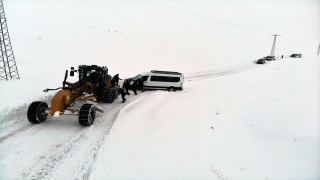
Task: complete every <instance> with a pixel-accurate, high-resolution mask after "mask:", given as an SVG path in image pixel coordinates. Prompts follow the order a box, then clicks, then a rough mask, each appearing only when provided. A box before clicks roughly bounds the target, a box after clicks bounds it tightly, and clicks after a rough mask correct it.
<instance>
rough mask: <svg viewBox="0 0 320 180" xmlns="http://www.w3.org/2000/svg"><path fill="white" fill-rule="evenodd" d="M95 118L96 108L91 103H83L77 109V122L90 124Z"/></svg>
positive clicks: (85, 124) (82, 124)
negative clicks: (78, 109)
mask: <svg viewBox="0 0 320 180" xmlns="http://www.w3.org/2000/svg"><path fill="white" fill-rule="evenodd" d="M95 118H96V108H95V107H94V105H92V104H83V105H82V106H81V108H80V111H79V124H80V125H81V126H91V125H92V124H93V122H94V119H95Z"/></svg>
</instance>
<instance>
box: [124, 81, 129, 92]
mask: <svg viewBox="0 0 320 180" xmlns="http://www.w3.org/2000/svg"><path fill="white" fill-rule="evenodd" d="M123 88H124V89H125V90H126V93H127V95H130V93H129V88H130V82H129V80H125V81H124V83H123Z"/></svg>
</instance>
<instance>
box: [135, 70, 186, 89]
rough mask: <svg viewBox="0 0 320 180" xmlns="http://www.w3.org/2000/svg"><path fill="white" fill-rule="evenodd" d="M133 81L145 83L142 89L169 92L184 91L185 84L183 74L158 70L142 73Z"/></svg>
mask: <svg viewBox="0 0 320 180" xmlns="http://www.w3.org/2000/svg"><path fill="white" fill-rule="evenodd" d="M131 79H133V80H140V82H142V81H143V87H142V84H140V88H143V89H167V90H168V91H175V90H182V89H183V82H184V76H183V74H182V73H179V72H173V71H158V70H152V71H150V72H145V73H140V74H138V75H136V76H135V77H133V78H131Z"/></svg>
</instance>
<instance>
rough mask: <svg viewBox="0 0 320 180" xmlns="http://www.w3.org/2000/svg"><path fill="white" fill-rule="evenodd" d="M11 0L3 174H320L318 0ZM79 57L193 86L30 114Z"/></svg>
mask: <svg viewBox="0 0 320 180" xmlns="http://www.w3.org/2000/svg"><path fill="white" fill-rule="evenodd" d="M3 1H4V8H5V12H6V17H7V20H8V27H9V30H10V37H11V41H12V45H13V51H14V53H15V58H16V62H17V66H18V70H19V74H20V79H19V80H9V81H5V80H0V179H9V180H11V179H28V180H29V179H52V180H55V179H84V180H95V179H215V180H239V179H244V180H249V179H250V180H251V179H252V180H255V179H262V180H272V179H274V180H289V179H290V180H317V179H319V178H320V172H319V169H320V156H319V154H320V153H319V152H320V128H319V127H320V111H319V107H320V104H319V103H320V101H319V100H320V97H319V94H320V84H319V77H320V70H319V67H320V66H319V65H320V61H319V60H320V59H319V56H315V55H316V52H317V44H318V43H319V39H320V38H319V31H320V26H319V23H318V22H319V21H320V10H319V8H318V7H319V5H320V4H319V3H320V2H319V1H316V0H308V1H290V2H288V1H282V0H280V1H259V2H258V1H257V2H255V1H153V0H152V1H140V0H122V1H89V0H84V1H53V0H43V1H39V0H30V1H22V0H3ZM266 9H267V11H266ZM275 33H277V34H280V35H281V36H279V37H277V41H276V48H275V56H276V60H275V61H266V64H263V65H259V64H256V63H255V61H256V60H257V59H259V58H261V57H263V56H266V55H268V54H269V53H270V50H271V47H272V44H273V42H274V41H273V40H274V37H273V36H272V34H275ZM292 53H302V55H303V57H302V58H290V57H289V56H290V54H292ZM282 55H283V56H284V58H281V56H282ZM81 64H87V65H91V64H97V65H100V66H107V67H108V68H109V73H110V74H111V75H114V74H117V73H119V74H120V78H127V77H132V76H135V75H136V74H138V73H141V72H146V71H149V70H153V69H154V70H169V71H170V70H172V71H178V72H182V73H183V74H184V75H185V80H184V89H183V90H182V91H177V92H166V91H146V92H143V93H142V92H141V91H138V95H130V96H127V97H126V98H127V101H126V102H125V103H122V101H121V99H120V98H118V99H116V100H115V102H114V103H112V104H104V103H100V104H99V105H100V106H101V107H102V108H103V109H104V111H105V112H104V113H98V114H97V117H96V120H95V122H94V124H93V125H92V126H90V127H82V126H80V125H79V123H78V118H77V116H71V115H65V116H60V117H48V118H47V120H46V121H45V122H44V123H41V124H37V125H34V124H31V123H30V122H29V121H28V120H27V117H26V112H27V109H28V107H29V105H30V103H31V102H33V101H38V100H41V101H45V102H47V103H48V104H49V106H50V104H51V98H52V97H53V95H54V94H55V93H56V91H54V92H50V93H45V92H43V90H44V89H46V88H58V87H61V86H62V81H63V78H64V73H65V70H67V69H70V67H78V66H79V65H81ZM68 80H69V81H71V82H75V81H77V79H76V78H72V77H69V78H68ZM132 94H133V93H132Z"/></svg>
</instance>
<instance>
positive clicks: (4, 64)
mask: <svg viewBox="0 0 320 180" xmlns="http://www.w3.org/2000/svg"><path fill="white" fill-rule="evenodd" d="M0 29H1V32H0V45H1V48H0V49H1V54H0V61H1V62H0V80H1V79H5V80H8V79H9V78H10V79H20V77H19V73H18V68H17V65H16V61H15V59H14V55H13V50H12V45H11V41H10V36H9V30H8V27H7V20H6V16H5V13H4V8H3V2H2V0H0Z"/></svg>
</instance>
